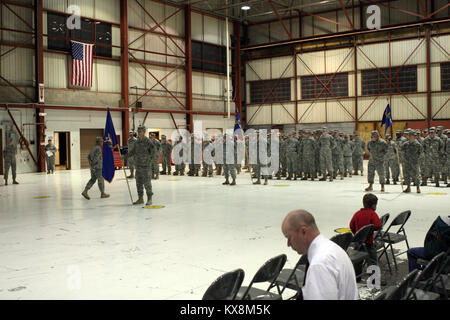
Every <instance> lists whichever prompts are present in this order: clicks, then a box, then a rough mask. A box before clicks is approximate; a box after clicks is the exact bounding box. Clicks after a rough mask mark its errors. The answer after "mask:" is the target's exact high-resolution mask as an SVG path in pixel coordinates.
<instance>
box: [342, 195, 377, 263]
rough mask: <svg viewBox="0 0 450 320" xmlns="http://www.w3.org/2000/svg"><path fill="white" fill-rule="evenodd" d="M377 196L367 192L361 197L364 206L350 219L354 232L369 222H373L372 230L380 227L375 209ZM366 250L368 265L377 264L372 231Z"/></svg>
mask: <svg viewBox="0 0 450 320" xmlns="http://www.w3.org/2000/svg"><path fill="white" fill-rule="evenodd" d="M377 203H378V198H377V196H376V195H374V194H372V193H367V194H366V195H364V197H363V205H364V208H362V209H361V210H359V211H358V212H356V213H355V214H354V215H353V218H352V220H351V221H350V229H351V230H352V232H353V234H355V233H356V232H357V231H358V230H359V229H361V228H362V227H365V226H367V225H369V224H373V226H374V230H378V229H380V228H381V221H380V218H379V217H378V215H377V213H376V212H375V210H377ZM366 247H367V251H368V252H369V265H376V264H378V263H377V262H378V259H377V250H376V248H375V246H374V243H373V233H372V234H371V235H370V237H369V239H368V240H367V241H366Z"/></svg>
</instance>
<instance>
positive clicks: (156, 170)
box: [150, 132, 161, 180]
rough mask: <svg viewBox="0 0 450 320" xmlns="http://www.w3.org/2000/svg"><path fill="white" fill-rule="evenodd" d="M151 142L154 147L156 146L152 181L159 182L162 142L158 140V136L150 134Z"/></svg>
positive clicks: (153, 157)
mask: <svg viewBox="0 0 450 320" xmlns="http://www.w3.org/2000/svg"><path fill="white" fill-rule="evenodd" d="M150 138H151V139H150V140H151V141H152V143H153V145H154V146H155V150H154V152H153V155H152V179H154V180H158V179H159V157H160V152H161V142H160V141H159V140H158V139H156V134H155V133H153V132H152V133H151V134H150Z"/></svg>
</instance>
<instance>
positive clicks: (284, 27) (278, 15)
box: [269, 0, 292, 39]
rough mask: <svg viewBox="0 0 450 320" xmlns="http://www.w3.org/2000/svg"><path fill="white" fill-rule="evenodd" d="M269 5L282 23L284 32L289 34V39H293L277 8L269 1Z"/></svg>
mask: <svg viewBox="0 0 450 320" xmlns="http://www.w3.org/2000/svg"><path fill="white" fill-rule="evenodd" d="M269 5H270V7H271V8H272V10H273V12H274V13H275V15H276V16H277V18H278V21H279V22H280V23H281V26H282V27H283V29H284V31H286V34H287V36H288V38H289V39H292V33H290V32H289V30H288V28H287V27H286V25H285V24H284V22H283V19H281V16H280V14H279V13H278V11H277V8H275V6H274V5H273V3H272V1H271V0H269Z"/></svg>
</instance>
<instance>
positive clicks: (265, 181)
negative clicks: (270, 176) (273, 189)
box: [264, 177, 269, 186]
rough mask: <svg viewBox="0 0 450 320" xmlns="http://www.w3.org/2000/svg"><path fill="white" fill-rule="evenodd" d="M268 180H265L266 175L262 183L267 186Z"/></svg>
mask: <svg viewBox="0 0 450 320" xmlns="http://www.w3.org/2000/svg"><path fill="white" fill-rule="evenodd" d="M268 184H269V182H268V181H267V177H265V178H264V185H265V186H267V185H268Z"/></svg>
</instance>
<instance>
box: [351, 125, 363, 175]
mask: <svg viewBox="0 0 450 320" xmlns="http://www.w3.org/2000/svg"><path fill="white" fill-rule="evenodd" d="M353 144H354V147H355V149H354V150H353V159H352V160H353V169H354V171H353V174H354V175H355V176H356V175H358V171H359V170H360V171H361V176H362V175H364V174H363V171H364V166H363V158H364V153H366V143H365V142H364V140H363V139H361V137H360V135H359V132H358V131H355V136H354V139H353Z"/></svg>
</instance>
